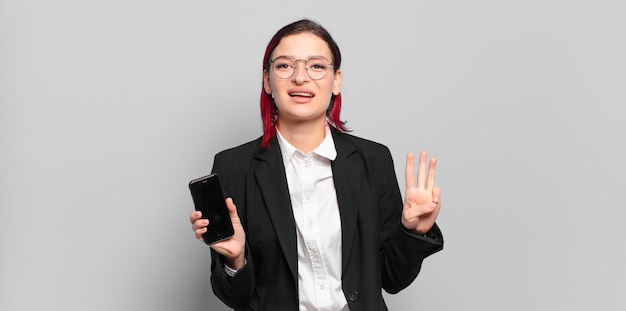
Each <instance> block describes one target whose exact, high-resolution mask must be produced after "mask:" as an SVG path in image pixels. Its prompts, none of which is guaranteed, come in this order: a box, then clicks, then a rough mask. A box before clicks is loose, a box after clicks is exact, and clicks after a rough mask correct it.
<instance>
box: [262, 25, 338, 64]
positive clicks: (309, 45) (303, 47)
mask: <svg viewBox="0 0 626 311" xmlns="http://www.w3.org/2000/svg"><path fill="white" fill-rule="evenodd" d="M278 56H291V57H294V58H298V59H306V58H309V57H311V56H324V57H326V58H327V59H332V53H331V51H330V48H329V47H328V44H327V43H326V41H324V40H323V39H322V38H320V37H318V36H317V35H314V34H312V33H310V32H303V33H299V34H295V35H289V36H286V37H283V38H282V39H281V40H280V43H279V44H278V45H277V46H276V48H275V49H274V51H273V52H272V58H275V57H278Z"/></svg>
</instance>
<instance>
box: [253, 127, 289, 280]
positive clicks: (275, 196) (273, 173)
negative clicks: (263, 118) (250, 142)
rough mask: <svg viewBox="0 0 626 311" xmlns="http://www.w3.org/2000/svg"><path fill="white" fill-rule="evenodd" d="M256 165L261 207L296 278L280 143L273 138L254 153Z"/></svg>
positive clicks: (287, 194) (287, 196)
mask: <svg viewBox="0 0 626 311" xmlns="http://www.w3.org/2000/svg"><path fill="white" fill-rule="evenodd" d="M255 158H256V159H257V160H258V166H257V167H256V170H255V178H256V183H257V185H258V187H259V189H260V190H261V193H262V195H263V199H264V201H265V207H266V208H267V212H268V214H269V216H270V219H271V220H272V225H273V226H274V231H275V232H276V237H277V239H278V242H279V244H280V246H281V248H282V250H283V254H284V256H285V258H286V260H287V264H288V265H289V269H290V270H291V273H292V276H293V278H294V280H295V281H296V282H297V280H298V277H297V276H298V250H297V244H296V243H297V241H296V223H295V220H294V217H293V210H292V208H291V199H290V198H289V187H288V185H287V177H286V176H285V166H284V164H283V159H282V155H281V153H280V146H279V145H278V142H277V140H276V138H274V139H273V141H272V143H271V145H270V148H269V149H259V150H258V151H257V152H256V153H255Z"/></svg>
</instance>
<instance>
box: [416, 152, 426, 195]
mask: <svg viewBox="0 0 626 311" xmlns="http://www.w3.org/2000/svg"><path fill="white" fill-rule="evenodd" d="M427 156H428V154H427V153H426V151H425V150H422V152H420V164H419V166H418V167H417V187H418V188H422V187H423V188H426V186H425V185H424V184H425V183H426V157H427Z"/></svg>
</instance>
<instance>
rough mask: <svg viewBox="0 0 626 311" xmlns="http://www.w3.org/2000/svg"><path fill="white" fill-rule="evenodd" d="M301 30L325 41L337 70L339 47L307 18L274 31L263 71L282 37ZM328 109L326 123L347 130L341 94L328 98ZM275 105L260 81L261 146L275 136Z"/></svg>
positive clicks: (264, 58) (321, 28)
mask: <svg viewBox="0 0 626 311" xmlns="http://www.w3.org/2000/svg"><path fill="white" fill-rule="evenodd" d="M303 32H310V33H312V34H314V35H316V36H318V37H320V38H321V39H322V40H324V41H326V43H327V44H328V47H329V48H330V51H331V53H332V54H333V60H332V62H333V69H334V70H335V72H336V71H337V70H339V67H340V65H341V53H340V52H339V47H338V46H337V43H336V42H335V40H333V38H332V37H331V35H330V33H328V31H326V29H324V28H323V27H322V26H321V25H320V24H318V23H316V22H313V21H311V20H308V19H303V20H299V21H297V22H294V23H291V24H289V25H287V26H285V27H283V28H281V29H280V30H278V32H276V34H275V35H274V37H272V39H271V40H270V42H269V43H268V44H267V48H266V49H265V55H264V56H263V72H266V71H267V72H269V62H270V56H271V55H272V52H273V51H274V49H275V48H276V46H278V44H279V43H280V40H281V39H282V38H283V37H286V36H289V35H294V34H298V33H303ZM330 102H331V103H330V105H329V107H328V108H329V109H328V110H329V111H328V112H327V119H328V124H329V125H330V126H332V127H334V128H335V129H336V130H337V131H339V132H346V131H348V130H347V128H346V127H345V122H342V121H341V119H340V114H341V94H337V95H332V96H331V99H330ZM276 114H277V110H276V105H275V104H274V100H273V99H272V96H271V95H270V94H267V93H266V92H265V89H264V87H263V83H261V120H262V121H263V142H262V143H261V147H263V148H268V147H269V145H270V141H271V139H272V138H273V137H274V136H276V117H275V116H276Z"/></svg>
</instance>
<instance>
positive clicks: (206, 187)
mask: <svg viewBox="0 0 626 311" xmlns="http://www.w3.org/2000/svg"><path fill="white" fill-rule="evenodd" d="M189 190H191V197H192V198H193V204H194V205H195V208H196V210H197V211H201V212H202V218H204V219H208V220H209V226H208V227H207V232H206V233H204V234H203V235H202V239H203V240H204V242H205V243H206V244H209V245H211V244H213V243H215V242H219V241H223V240H226V239H228V238H230V237H232V236H233V235H234V234H235V230H233V224H232V223H231V221H230V214H229V212H228V208H227V207H226V201H225V198H224V191H223V190H222V183H221V182H220V177H219V176H218V175H217V174H211V175H208V176H204V177H200V178H197V179H194V180H192V181H190V182H189Z"/></svg>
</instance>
